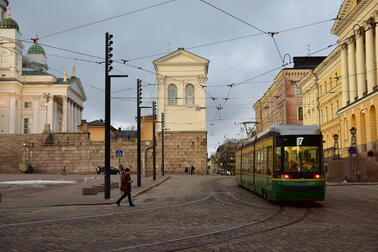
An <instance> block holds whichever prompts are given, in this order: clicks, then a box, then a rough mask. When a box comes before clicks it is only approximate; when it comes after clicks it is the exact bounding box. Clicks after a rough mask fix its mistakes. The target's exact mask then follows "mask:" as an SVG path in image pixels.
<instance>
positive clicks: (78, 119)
mask: <svg viewBox="0 0 378 252" xmlns="http://www.w3.org/2000/svg"><path fill="white" fill-rule="evenodd" d="M80 111H81V107H80V106H79V105H78V106H77V120H76V122H77V125H76V126H79V125H80V123H81V119H80ZM79 131H80V129H79V128H78V127H76V132H79Z"/></svg>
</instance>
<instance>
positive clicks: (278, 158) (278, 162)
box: [274, 146, 282, 173]
mask: <svg viewBox="0 0 378 252" xmlns="http://www.w3.org/2000/svg"><path fill="white" fill-rule="evenodd" d="M281 164H282V156H281V146H278V147H277V148H276V163H275V165H274V168H275V170H274V172H275V173H280V171H281Z"/></svg>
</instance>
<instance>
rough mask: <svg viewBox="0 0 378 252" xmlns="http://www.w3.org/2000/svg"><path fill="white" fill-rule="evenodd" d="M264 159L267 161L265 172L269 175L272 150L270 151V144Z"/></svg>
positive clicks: (270, 172)
mask: <svg viewBox="0 0 378 252" xmlns="http://www.w3.org/2000/svg"><path fill="white" fill-rule="evenodd" d="M266 161H267V174H268V175H271V174H272V164H273V151H272V147H271V146H269V147H268V149H267V157H266Z"/></svg>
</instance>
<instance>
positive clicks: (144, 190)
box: [132, 176, 171, 198]
mask: <svg viewBox="0 0 378 252" xmlns="http://www.w3.org/2000/svg"><path fill="white" fill-rule="evenodd" d="M170 178H171V176H168V177H166V178H164V179H162V180H161V181H159V182H158V183H156V184H152V185H150V186H148V187H146V188H144V189H142V190H140V191H138V192H136V193H135V194H134V195H133V196H132V198H135V197H136V196H138V195H141V194H142V193H145V192H147V191H148V190H150V189H152V188H154V187H156V186H158V185H160V184H161V183H163V182H165V181H166V180H168V179H170Z"/></svg>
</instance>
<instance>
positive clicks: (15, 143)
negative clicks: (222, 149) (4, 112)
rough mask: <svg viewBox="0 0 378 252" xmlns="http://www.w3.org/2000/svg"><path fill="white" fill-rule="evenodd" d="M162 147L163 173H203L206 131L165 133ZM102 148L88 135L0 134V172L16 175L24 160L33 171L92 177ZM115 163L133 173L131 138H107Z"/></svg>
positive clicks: (147, 168)
mask: <svg viewBox="0 0 378 252" xmlns="http://www.w3.org/2000/svg"><path fill="white" fill-rule="evenodd" d="M156 141H157V146H156V171H157V175H158V176H160V174H161V134H160V133H158V135H157V137H156ZM164 146H165V151H164V153H165V158H164V160H165V173H167V174H169V173H184V169H185V165H188V166H191V165H193V166H194V167H195V168H196V173H199V174H205V173H206V162H207V153H206V132H166V134H165V144H164ZM141 147H142V148H141V149H142V152H141V161H142V175H143V176H147V175H152V170H153V168H152V167H153V166H152V148H151V147H152V142H150V141H145V142H142V144H141ZM104 148H105V146H104V143H103V142H92V141H90V139H89V134H88V133H44V134H16V135H13V134H12V135H1V136H0V161H1V162H0V173H17V172H20V171H19V170H18V167H19V164H20V162H22V161H23V160H25V161H26V162H27V163H29V164H31V166H32V167H33V169H34V171H35V172H40V173H54V174H57V173H58V174H59V173H62V174H63V173H67V174H94V173H95V170H96V168H97V167H98V166H104V155H105V154H104ZM146 149H148V150H147V156H145V154H146ZM116 150H122V151H123V153H124V155H123V157H122V158H117V157H116V156H115V152H116ZM146 157H147V158H146ZM146 162H147V165H145V163H146ZM119 163H121V164H122V165H123V166H124V167H125V168H126V167H128V168H130V169H131V172H132V173H136V171H137V143H136V140H135V139H131V140H128V139H127V138H120V137H119V138H117V139H114V138H112V139H111V166H113V167H118V166H119Z"/></svg>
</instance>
